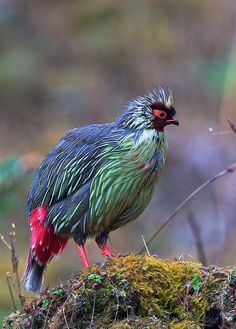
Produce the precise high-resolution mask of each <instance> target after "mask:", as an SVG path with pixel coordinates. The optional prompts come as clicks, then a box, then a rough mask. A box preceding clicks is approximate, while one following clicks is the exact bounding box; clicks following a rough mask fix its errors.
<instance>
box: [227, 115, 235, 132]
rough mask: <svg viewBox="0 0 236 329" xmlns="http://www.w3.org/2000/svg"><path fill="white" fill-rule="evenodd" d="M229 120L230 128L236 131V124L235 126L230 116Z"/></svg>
mask: <svg viewBox="0 0 236 329" xmlns="http://www.w3.org/2000/svg"><path fill="white" fill-rule="evenodd" d="M227 121H228V123H229V126H230V128H231V129H232V130H233V132H234V133H236V126H235V124H234V123H233V122H232V121H231V119H230V118H228V119H227Z"/></svg>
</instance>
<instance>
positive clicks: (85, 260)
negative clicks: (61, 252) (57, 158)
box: [77, 245, 89, 268]
mask: <svg viewBox="0 0 236 329" xmlns="http://www.w3.org/2000/svg"><path fill="white" fill-rule="evenodd" d="M77 248H78V250H79V254H80V258H81V261H82V265H83V267H85V268H87V267H89V263H88V258H87V255H86V251H85V249H84V246H83V245H77Z"/></svg>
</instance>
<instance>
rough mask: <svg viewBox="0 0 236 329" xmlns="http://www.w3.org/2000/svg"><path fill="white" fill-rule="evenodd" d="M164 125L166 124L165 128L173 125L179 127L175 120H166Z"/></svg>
mask: <svg viewBox="0 0 236 329" xmlns="http://www.w3.org/2000/svg"><path fill="white" fill-rule="evenodd" d="M165 124H166V126H167V125H175V126H179V121H178V120H175V119H171V120H166V122H165Z"/></svg>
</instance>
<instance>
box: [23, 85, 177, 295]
mask: <svg viewBox="0 0 236 329" xmlns="http://www.w3.org/2000/svg"><path fill="white" fill-rule="evenodd" d="M175 115H176V111H175V108H174V105H173V94H172V92H171V90H170V89H169V88H162V87H158V88H156V89H154V90H152V91H147V92H145V93H144V95H143V96H138V97H136V98H134V99H133V100H131V101H130V102H128V103H127V105H126V106H125V107H124V110H123V111H122V113H121V114H120V115H119V116H118V117H117V119H116V120H115V121H114V122H112V123H106V124H92V125H88V126H84V127H81V128H75V129H72V130H69V131H68V132H66V133H65V135H64V136H63V137H62V138H61V139H60V141H59V142H58V143H57V144H56V145H55V146H54V147H53V148H52V149H51V150H50V151H49V153H48V154H47V155H46V157H45V158H44V160H43V161H42V163H41V165H40V166H39V167H38V168H37V170H36V171H35V174H34V177H33V180H32V184H31V187H30V190H29V193H28V198H27V203H26V215H27V217H28V221H29V226H30V230H31V237H30V250H29V255H28V258H27V261H26V267H25V271H24V274H23V280H24V284H25V287H26V290H27V291H31V292H37V291H40V290H41V289H42V286H43V274H44V271H45V269H46V267H47V264H48V263H49V262H50V261H51V260H52V258H53V257H54V256H55V255H59V254H61V252H62V251H63V250H64V248H65V246H66V244H67V242H68V240H69V239H70V238H72V239H74V241H75V243H76V246H77V248H78V251H79V254H80V258H81V261H82V265H83V267H85V268H86V267H89V262H88V259H87V255H86V251H85V248H84V245H85V242H86V239H87V238H95V241H96V243H97V245H98V247H99V248H100V249H101V250H102V254H103V255H105V256H109V257H111V256H113V253H112V251H111V250H110V249H109V247H108V246H107V240H108V237H109V233H110V232H111V231H114V230H116V229H118V228H119V227H121V226H124V225H126V224H127V223H129V222H131V221H133V220H135V219H136V218H137V217H138V216H139V215H140V214H141V213H142V212H143V211H144V209H145V208H146V206H147V205H148V203H149V202H150V200H151V198H152V196H153V193H154V190H155V188H156V185H157V182H158V179H159V176H160V173H161V171H162V169H163V167H164V165H165V162H166V157H167V152H168V143H167V137H166V134H165V131H164V129H165V127H166V126H168V125H171V124H173V125H176V126H178V125H179V122H178V120H176V119H175Z"/></svg>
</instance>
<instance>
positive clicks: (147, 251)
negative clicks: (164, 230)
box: [141, 235, 151, 256]
mask: <svg viewBox="0 0 236 329" xmlns="http://www.w3.org/2000/svg"><path fill="white" fill-rule="evenodd" d="M141 237H142V240H143V244H144V247H145V249H146V253H147V254H148V256H151V255H150V252H149V250H148V246H147V244H146V241H145V239H144V236H143V235H141Z"/></svg>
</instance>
